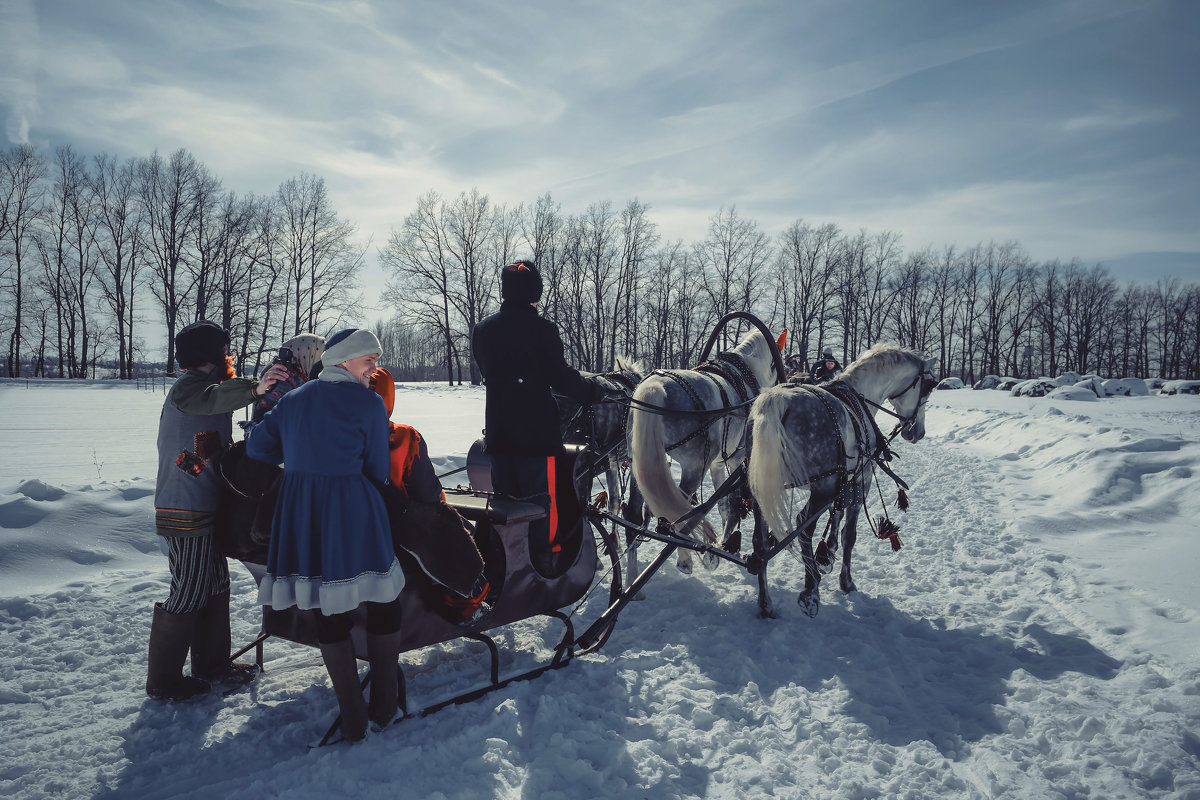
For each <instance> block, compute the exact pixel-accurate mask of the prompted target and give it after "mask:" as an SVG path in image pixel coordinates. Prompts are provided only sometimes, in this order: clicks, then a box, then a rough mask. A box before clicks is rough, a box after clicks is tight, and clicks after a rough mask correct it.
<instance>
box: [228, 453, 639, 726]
mask: <svg viewBox="0 0 1200 800" xmlns="http://www.w3.org/2000/svg"><path fill="white" fill-rule="evenodd" d="M595 460H596V459H594V458H593V457H592V456H591V455H590V454H589V453H588V451H587V450H585V448H583V447H581V446H574V445H568V446H567V452H566V455H565V457H564V458H563V459H560V461H561V462H562V463H560V469H559V470H558V471H557V474H558V476H559V480H558V487H557V497H558V506H557V511H558V525H557V531H556V537H555V538H556V541H557V542H558V543H559V544H560V546H561V551H560V552H557V553H554V554H552V555H551V554H546V553H538V552H531V543H530V536H529V526H530V523H531V522H532V521H534V520H536V519H539V518H542V517H544V516H545V513H546V512H545V510H544V509H543V508H542V507H540V506H538V505H535V504H533V503H528V502H521V501H518V500H513V499H511V498H508V497H506V496H504V495H500V494H496V493H494V492H493V491H492V486H491V470H490V467H491V464H490V460H489V458H488V456H487V455H486V454H485V453H484V452H483V447H482V441H479V442H476V443H475V444H474V445H473V446H472V447H471V449H470V452H469V453H468V455H467V466H466V468H465V469H466V472H467V475H468V478H469V486H460V487H458V488H454V489H450V488H447V489H446V490H445V492H446V500H447V502H448V503H449V504H450V505H451V506H452V507H453V508H454V509H455V510H456V511H458V513H459V514H460V515H461V516H462V517H463V518H465V519H466V520H468V521H469V522H470V523H471V524H472V525H473V526H474V529H475V531H474V533H475V540H476V543H477V544H478V546H479V549H480V552H481V553H482V555H483V557H484V561H485V574H486V575H487V578H488V581H489V583H490V584H491V591H490V592H489V594H488V602H489V604H490V605H491V610H490V611H489V612H488V613H487V614H486V615H484V616H483V617H482V618H480V619H478V620H476V621H474V622H472V623H469V624H464V623H457V622H454V621H452V620H451V618H450V616H449V615H447V614H446V613H445V608H444V607H443V606H442V603H443V600H442V598H443V597H444V590H443V589H442V587H439V586H437V585H436V584H435V583H434V582H433V581H432V580H431V579H430V578H429V577H428V576H426V575H425V574H424V573H423V572H422V571H421V570H420V569H419V568H418V566H417V564H416V561H415V559H413V558H412V557H411V556H408V554H407V553H404V552H398V553H397V555H398V556H399V557H400V560H401V564H402V565H403V566H404V572H405V587H404V590H403V591H402V592H401V594H400V599H401V604H402V609H403V620H404V622H403V625H402V628H401V632H402V636H403V639H402V644H401V653H407V652H411V651H413V650H418V649H420V648H423V647H429V646H431V645H437V644H441V643H443V642H448V641H451V640H455V639H465V640H471V641H474V642H479V643H482V644H483V645H485V646H486V648H487V651H488V653H489V657H490V666H489V669H488V677H487V680H486V681H485V682H482V683H481V685H480V686H479V687H478V688H476V689H473V690H471V691H469V692H466V693H464V694H460V695H457V696H454V697H451V698H448V699H445V700H442V701H440V702H437V703H435V704H433V705H429V706H426V707H424V708H422V709H420V710H417V711H411V710H410V709H409V708H408V698H407V692H406V681H405V677H404V671H403V669H401V671H400V678H399V680H400V710H401V715H400V716H399V717H397V719H396V721H397V722H399V721H402V720H404V719H408V718H411V717H414V716H426V715H428V714H431V713H433V712H435V711H438V710H440V709H442V708H445V707H446V706H449V705H453V704H457V703H463V702H467V701H470V700H474V699H477V698H479V697H482V696H483V695H485V694H487V693H488V692H491V691H495V690H496V689H500V688H503V687H504V686H507V685H508V684H510V683H513V682H515V681H520V680H526V679H530V678H534V677H537V676H539V675H541V674H543V673H545V672H547V671H548V670H552V669H558V668H560V667H563V666H565V665H566V664H568V663H569V662H570V661H571V660H572V659H573V658H574V657H575V656H576V655H580V654H582V653H586V652H591V651H594V650H597V649H599V648H600V647H601V646H602V645H603V644H604V642H605V641H606V640H607V639H608V635H609V634H610V633H611V630H612V625H611V624H605V623H601V624H600V625H597V624H595V623H592V624H591V627H590V628H589V632H590V634H591V635H589V636H588V637H587V643H586V645H585V644H581V643H580V641H579V640H578V639H577V634H576V623H578V622H580V621H581V620H586V618H588V617H590V618H592V619H595V618H596V617H598V616H599V615H600V614H601V613H602V612H603V611H604V610H605V609H606V608H608V607H609V606H610V605H611V604H612V603H613V602H614V601H615V600H616V599H617V598H618V597H619V596H620V595H621V590H622V586H621V571H620V553H619V552H618V547H617V544H616V537H615V536H614V535H613V533H612V532H611V531H609V530H607V529H606V528H605V527H604V526H603V525H602V524H600V523H599V522H597V521H596V520H595V518H594V517H593V516H592V515H590V514H588V513H587V504H588V502H589V500H590V493H591V487H592V479H593V477H594V475H595V473H596V472H598V471H599V470H600V469H602V467H598V466H596V465H595V464H594V462H595ZM225 466H226V465H224V464H223V465H222V471H223V472H224V474H225V476H226V479H227V481H228V483H229V484H230V490H231V491H230V493H229V496H228V497H227V501H228V502H227V503H226V506H227V508H229V509H231V510H232V513H233V514H234V515H237V514H239V509H240V515H241V517H242V518H243V519H244V520H248V519H249V518H250V517H252V516H253V514H254V509H255V507H256V506H257V505H258V504H259V495H260V491H258V490H256V488H255V487H254V486H252V485H250V486H248V485H247V482H246V481H245V480H241V479H239V478H238V477H237V471H236V469H226V468H225ZM251 483H252V482H251ZM264 488H265V487H262V486H260V487H258V489H264ZM224 527H226V528H231V529H235V530H237V529H243V530H247V531H248V529H249V525H247V524H242V525H240V526H239V525H238V524H230V525H226V526H224ZM259 527H260V526H259ZM235 536H236V535H235ZM226 550H227V551H229V552H230V554H231V555H232V556H234V557H237V558H239V559H240V560H241V561H242V563H243V564H244V565H245V566H246V568H247V569H248V570H249V572H250V574H251V575H252V576H253V577H254V579H255V582H256V583H258V582H261V580H262V578H263V576H264V575H265V573H266V567H265V565H264V564H263V563H260V562H262V561H265V558H264V556H265V553H264V552H263V551H262V549H261V544H259V545H257V546H255V545H252V544H250V543H249V542H248V540H246V539H245V537H243V539H242V540H241V541H233V542H229V543H227V546H226ZM354 613H355V615H356V616H355V623H354V626H353V628H352V629H351V638H352V640H353V641H354V648H355V653H356V654H357V656H358V658H359V659H360V660H363V661H365V660H367V649H366V616H365V612H364V611H362V610H361V609H359V610H358V611H356V612H354ZM539 616H544V617H547V618H552V619H554V620H557V621H558V622H559V623H561V627H562V636H561V638H560V640H559V642H558V644H557V645H555V647H554V651H553V655H552V656H551V657H550V658H549V659H548V660H547V661H546V662H544V663H542V664H541V665H540V666H538V667H536V668H534V669H531V670H527V671H525V672H520V673H518V674H513V675H507V676H503V677H502V676H501V675H500V652H499V647H498V646H497V644H496V642H495V640H494V639H493V638H492V637H491V636H489V635H488V631H493V630H495V629H497V628H500V627H502V626H505V625H509V624H512V623H514V622H519V621H522V620H527V619H530V618H533V617H539ZM587 622H591V620H587ZM614 622H615V620H614ZM272 637H277V638H280V639H283V640H286V641H290V642H295V643H298V644H302V645H309V646H312V647H317V646H318V645H317V634H316V618H315V614H314V613H313V612H312V611H305V610H300V609H297V608H289V609H286V610H282V611H277V610H274V609H272V608H270V607H266V606H264V607H263V617H262V628H261V631H260V633H259V635H258V637H257V638H256V639H255V640H254V641H252V642H250V643H249V644H248V645H246V646H245V647H243V648H242V649H241V650H239V651H237V652H235V653H234V654H233V655H232V656H231V658H234V659H236V658H240V657H242V656H243V655H245V654H246V653H248V652H250V651H251V650H254V651H255V658H256V662H257V664H258V666H259V668H260V669H262V668H263V664H264V653H263V650H264V646H265V645H266V643H267V642H268V640H269V639H271V638H272ZM369 680H370V674H369V672H368V673H367V674H366V675H365V676H364V678H363V685H364V686H365V685H366V684H367V682H368V681H369ZM339 723H340V719H339V720H338V721H335V722H334V724H333V726H332V727H331V728H330V729H329V731H328V732H327V733H326V734H325V737H324V738H323V739H322V740H321V744H326V743H328V742H329V741H330V740H331V739H332V738H333V737H334V735H335V733H336V732H337V730H338V727H339Z"/></svg>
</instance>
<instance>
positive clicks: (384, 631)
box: [316, 597, 401, 644]
mask: <svg viewBox="0 0 1200 800" xmlns="http://www.w3.org/2000/svg"><path fill="white" fill-rule="evenodd" d="M363 606H364V607H365V608H366V610H367V633H368V634H369V635H371V636H387V635H388V634H389V633H395V632H396V631H398V630H400V622H401V611H400V598H399V597H397V598H396V599H395V600H389V601H388V602H386V603H372V602H366V603H363ZM316 612H317V641H318V642H320V643H321V644H335V643H337V642H340V641H343V640H345V639H346V638H347V637H348V636H350V629H351V628H352V627H354V617H353V616H352V615H353V614H354V612H353V611H344V612H342V613H341V614H322V613H321V609H319V608H318V609H316Z"/></svg>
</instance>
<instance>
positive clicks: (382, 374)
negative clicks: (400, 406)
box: [371, 367, 396, 417]
mask: <svg viewBox="0 0 1200 800" xmlns="http://www.w3.org/2000/svg"><path fill="white" fill-rule="evenodd" d="M371 389H372V390H374V392H375V394H377V395H379V396H380V397H382V398H383V405H384V407H385V408H386V409H387V412H388V416H389V417H390V416H392V410H393V409H394V408H395V407H396V382H395V381H394V380H392V373H390V372H388V371H387V370H386V369H384V368H383V367H376V368H375V374H374V375H372V376H371Z"/></svg>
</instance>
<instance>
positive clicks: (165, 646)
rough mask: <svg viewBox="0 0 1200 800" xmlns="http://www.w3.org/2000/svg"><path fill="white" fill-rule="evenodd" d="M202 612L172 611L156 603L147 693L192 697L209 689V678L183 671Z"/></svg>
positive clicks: (185, 698)
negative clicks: (206, 679)
mask: <svg viewBox="0 0 1200 800" xmlns="http://www.w3.org/2000/svg"><path fill="white" fill-rule="evenodd" d="M198 613H199V612H195V611H193V612H190V613H187V614H171V613H169V612H168V611H167V610H166V609H164V608H163V607H162V604H161V603H155V604H154V622H153V623H152V624H151V626H150V658H149V664H148V667H147V670H146V694H148V695H150V696H151V697H155V698H158V699H159V700H188V699H191V698H193V697H196V696H197V695H201V694H204V693H205V692H207V691H208V689H209V686H208V682H207V681H203V680H200V679H199V678H191V677H188V676H186V675H184V674H183V662H184V661H186V660H187V654H188V648H190V647H191V646H192V639H193V637H194V636H195V633H196V620H197V616H198Z"/></svg>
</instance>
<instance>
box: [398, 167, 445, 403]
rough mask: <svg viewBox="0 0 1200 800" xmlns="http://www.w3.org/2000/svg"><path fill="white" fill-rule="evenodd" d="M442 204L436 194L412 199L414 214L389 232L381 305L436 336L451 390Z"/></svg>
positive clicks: (428, 193) (429, 193)
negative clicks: (393, 308) (388, 273)
mask: <svg viewBox="0 0 1200 800" xmlns="http://www.w3.org/2000/svg"><path fill="white" fill-rule="evenodd" d="M443 213H444V204H443V202H442V198H441V196H440V195H438V193H437V192H433V191H430V192H426V193H425V194H423V195H421V196H420V197H418V198H417V209H416V211H414V212H413V213H412V214H409V215H408V216H407V217H405V218H404V224H403V226H402V227H401V228H400V229H399V230H396V229H393V230H392V232H391V235H390V236H389V237H388V242H387V244H386V245H385V246H384V247H383V249H382V250H380V251H379V260H380V261H381V262H382V264H383V265H384V266H385V267H387V268H389V269H390V270H391V272H392V275H391V278H390V279H389V280H388V287H387V290H386V292H385V293H384V300H385V301H386V302H389V303H391V304H393V305H395V306H396V307H397V308H399V309H403V310H404V311H405V313H406V314H407V316H409V317H410V318H411V319H412V320H413V321H414V322H417V323H421V324H425V325H428V326H429V327H430V328H431V329H433V330H435V331H437V334H438V337H439V338H440V340H441V342H442V345H443V351H442V358H443V363H444V365H445V368H446V380H447V382H448V383H449V384H450V385H453V384H454V347H455V345H454V326H455V324H456V322H457V319H456V317H455V312H454V309H453V305H452V304H451V302H450V295H451V293H452V292H453V291H454V290H455V286H454V284H453V281H454V278H455V274H456V273H455V268H454V265H453V263H452V261H451V258H452V256H451V254H450V243H449V241H448V239H447V233H446V227H447V225H446V221H445V219H444V218H443Z"/></svg>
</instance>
